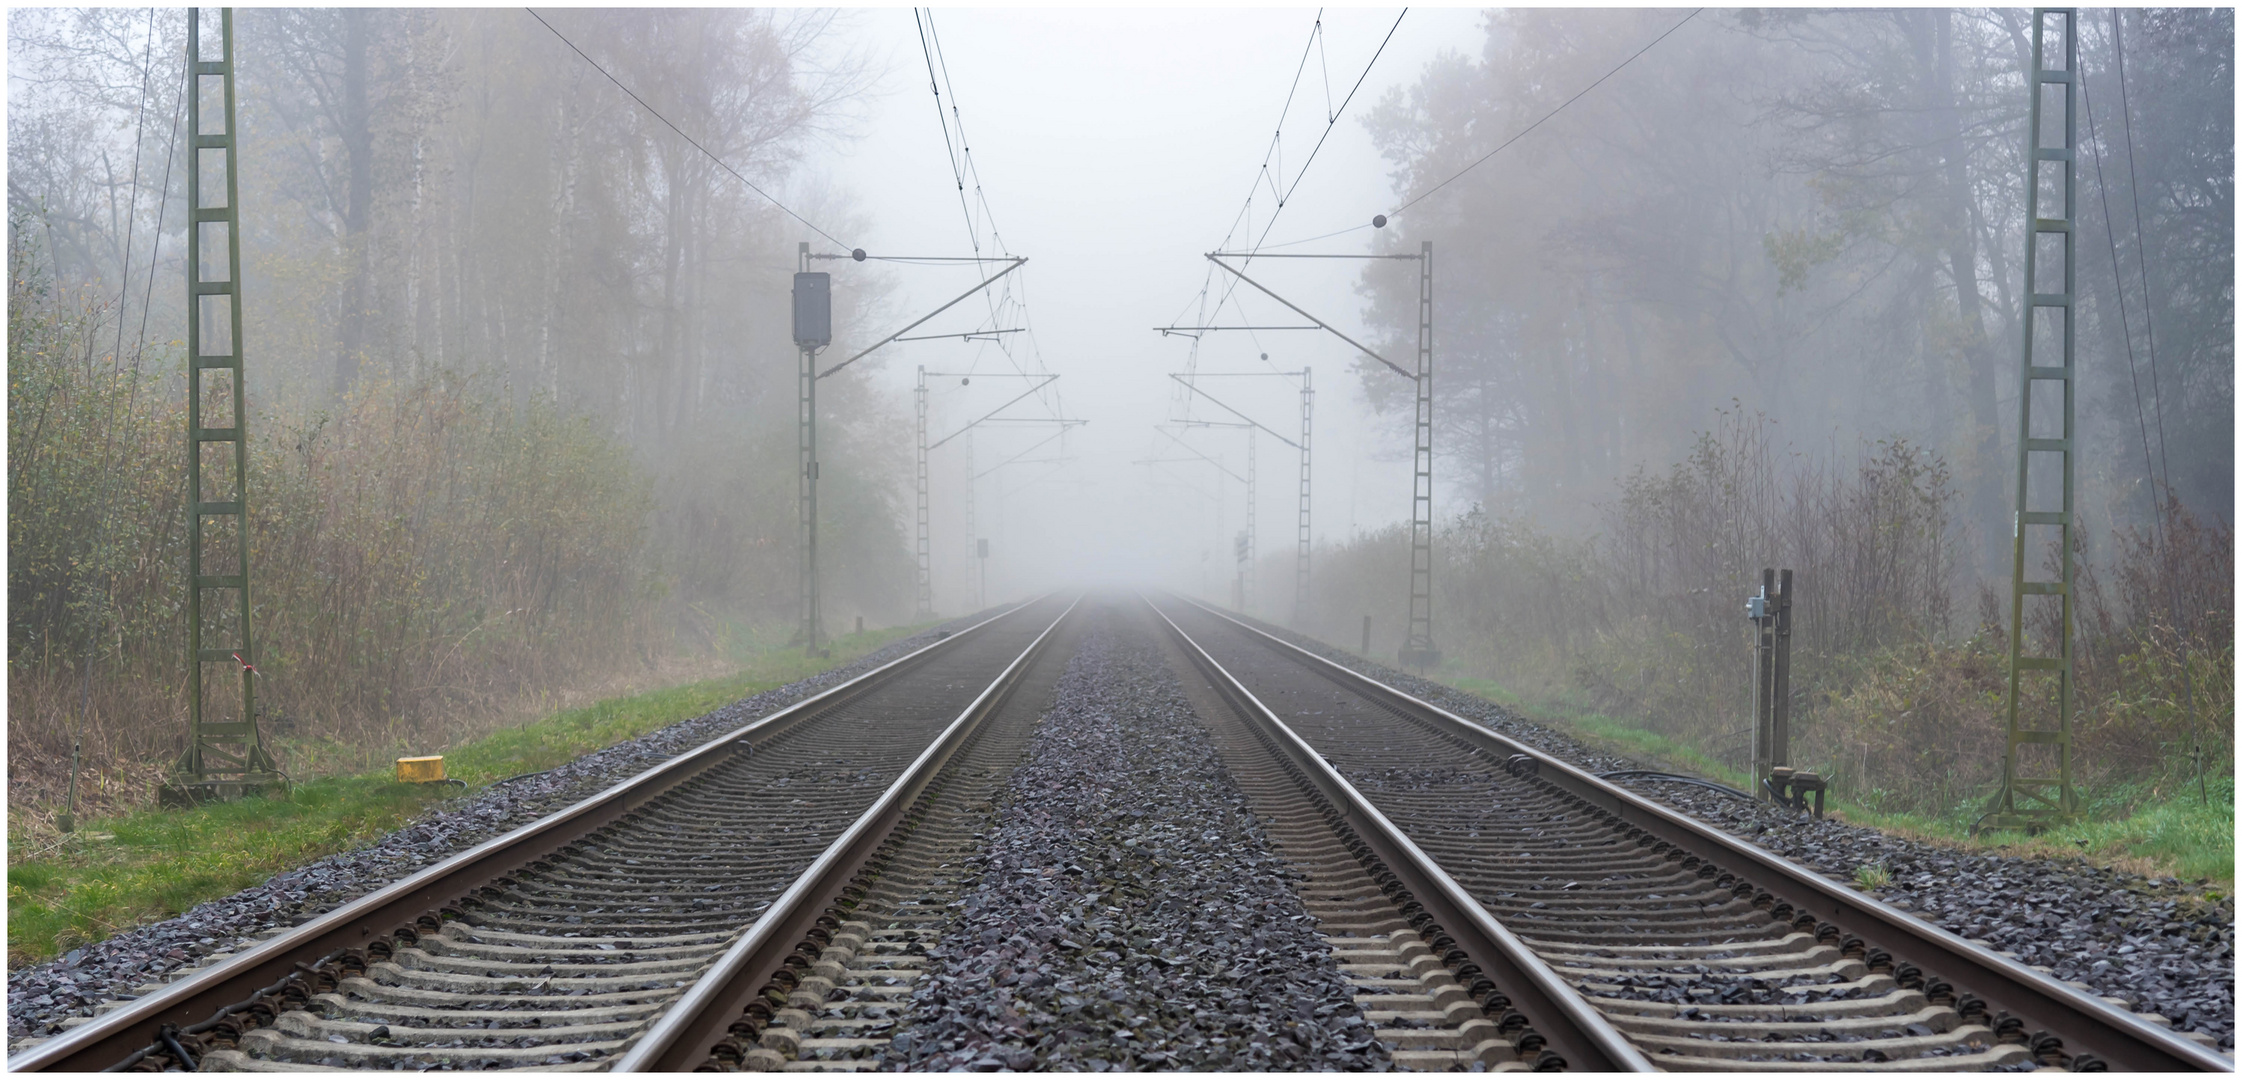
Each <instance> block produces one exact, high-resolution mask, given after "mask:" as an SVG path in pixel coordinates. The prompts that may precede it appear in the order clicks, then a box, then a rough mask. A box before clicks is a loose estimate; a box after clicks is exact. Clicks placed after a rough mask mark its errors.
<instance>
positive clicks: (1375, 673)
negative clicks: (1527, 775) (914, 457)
mask: <svg viewBox="0 0 2242 1080" xmlns="http://www.w3.org/2000/svg"><path fill="white" fill-rule="evenodd" d="M1255 625H1257V626H1260V627H1261V629H1263V630H1266V631H1268V632H1270V633H1272V634H1275V635H1276V636H1278V637H1279V638H1282V639H1283V640H1285V641H1288V642H1291V643H1292V644H1295V645H1298V646H1300V647H1301V648H1303V649H1307V650H1308V651H1310V652H1313V653H1315V654H1316V655H1318V656H1322V657H1326V658H1328V659H1330V660H1333V661H1335V662H1337V663H1339V664H1342V665H1344V666H1346V667H1348V668H1350V669H1352V670H1355V671H1359V672H1362V673H1363V674H1366V675H1369V676H1371V677H1373V678H1376V679H1378V680H1380V681H1382V682H1385V683H1387V684H1389V685H1392V686H1394V687H1397V688H1399V689H1402V690H1405V691H1407V692H1409V693H1411V694H1414V695H1416V696H1417V697H1420V698H1423V699H1424V700H1426V701H1429V702H1432V703H1433V704H1436V705H1439V706H1441V707H1442V708H1445V709H1447V710H1448V711H1450V712H1453V713H1455V714H1457V715H1458V716H1462V717H1465V718H1467V719H1469V720H1472V721H1475V722H1477V723H1480V724H1484V725H1486V726H1487V727H1488V728H1490V729H1492V730H1494V731H1496V732H1499V733H1501V734H1503V735H1505V736H1507V737H1509V738H1512V739H1515V740H1517V741H1519V742H1522V743H1525V744H1527V745H1529V746H1532V747H1534V748H1535V749H1537V750H1542V751H1544V752H1547V753H1549V754H1551V755H1554V756H1556V757H1559V758H1562V759H1564V760H1566V761H1568V762H1571V763H1572V764H1574V765H1577V766H1579V767H1581V768H1583V769H1586V770H1588V771H1590V772H1611V771H1616V770H1620V769H1639V768H1644V767H1645V765H1644V764H1643V763H1641V762H1635V761H1630V760H1627V759H1625V758H1620V757H1615V756H1613V755H1611V754H1607V753H1603V752H1601V751H1598V750H1594V749H1591V748H1589V747H1587V746H1585V745H1583V744H1581V743H1580V742H1578V741H1576V740H1574V739H1572V738H1570V737H1568V736H1566V735H1565V734H1563V733H1561V732H1558V731H1554V730H1551V729H1549V728H1546V727H1542V726H1540V725H1537V724H1532V723H1528V722H1525V721H1522V720H1520V719H1518V718H1517V717H1515V716H1513V715H1512V714H1510V713H1509V712H1507V711H1505V710H1504V709H1502V708H1501V707H1500V706H1497V705H1494V704H1492V703H1490V702H1488V701H1487V700H1486V699H1484V698H1479V697H1474V696H1472V695H1470V694H1466V693H1464V692H1462V691H1459V690H1456V689H1454V688H1453V687H1449V686H1445V685H1442V684H1440V683H1435V682H1431V681H1429V680H1426V679H1421V678H1417V677H1415V676H1412V675H1408V674H1405V673H1403V672H1398V671H1394V670H1392V669H1389V668H1386V667H1383V666H1381V665H1379V664H1376V663H1373V662H1371V661H1368V660H1365V659H1363V658H1362V657H1360V656H1357V655H1355V654H1353V653H1349V652H1346V651H1344V650H1341V649H1336V648H1333V647H1331V646H1329V645H1326V644H1324V643H1322V642H1319V641H1316V640H1314V639H1312V638H1306V637H1303V636H1301V635H1298V634H1294V633H1290V632H1288V631H1285V630H1282V629H1280V628H1277V627H1273V626H1267V625H1264V624H1259V623H1256V624H1255ZM1628 786H1629V787H1630V789H1631V790H1633V791H1635V792H1636V793H1638V794H1641V795H1643V796H1644V797H1646V798H1651V799H1655V800H1657V801H1659V802H1662V803H1665V804H1666V805H1668V806H1671V807H1673V808H1675V809H1677V810H1680V811H1683V812H1684V813H1687V814H1690V815H1692V816H1694V817H1696V818H1698V819H1700V820H1702V821H1705V822H1708V823H1710V824H1713V825H1716V826H1718V827H1720V828H1722V829H1726V830H1727V831H1728V832H1730V833H1732V834H1734V835H1736V836H1739V837H1742V838H1743V839H1745V840H1749V841H1751V842H1752V843H1755V844H1758V845H1759V846H1761V847H1763V848H1766V849H1767V850H1769V851H1772V852H1774V853H1776V854H1778V855H1781V856H1784V857H1785V858H1789V859H1791V860H1794V861H1796V862H1798V863H1800V864H1802V865H1805V866H1807V867H1810V868H1812V869H1813V870H1815V871H1816V872H1818V873H1821V874H1823V875H1825V876H1827V877H1830V878H1832V879H1833V880H1836V881H1840V882H1847V883H1850V882H1852V881H1853V880H1854V874H1855V872H1856V871H1857V870H1858V869H1859V868H1861V867H1863V866H1881V867H1883V868H1884V869H1885V870H1886V871H1887V872H1888V873H1890V875H1891V884H1890V885H1889V886H1886V887H1884V888H1882V889H1880V890H1879V891H1877V892H1876V893H1875V894H1874V895H1876V896H1877V897H1879V898H1881V899H1883V900H1884V901H1886V902H1888V903H1891V904H1894V905H1895V906H1898V907H1900V908H1902V909H1904V910H1908V911H1911V912H1913V913H1914V914H1915V915H1917V916H1919V917H1921V918H1923V919H1925V920H1927V921H1929V922H1931V923H1934V924H1936V925H1939V926H1942V927H1944V928H1945V929H1947V930H1949V931H1951V932H1953V933H1955V934H1957V935H1959V936H1961V937H1964V938H1973V939H1978V940H1982V941H1985V942H1988V943H1990V944H1991V945H1992V946H1993V947H1994V948H1996V949H2002V950H2005V951H2007V952H2010V953H2013V954H2014V955H2015V956H2016V957H2017V958H2018V959H2019V960H2020V961H2021V962H2023V963H2026V964H2036V965H2040V966H2042V967H2045V968H2049V969H2051V970H2052V972H2053V974H2054V976H2055V977H2056V978H2059V979H2065V980H2076V981H2078V982H2083V983H2085V984H2087V985H2088V986H2090V987H2092V988H2093V992H2094V993H2096V994H2099V995H2102V996H2105V997H2113V998H2122V999H2124V1000H2125V1001H2126V1002H2127V1003H2129V1004H2130V1005H2131V1006H2132V1007H2133V1008H2135V1009H2136V1010H2138V1011H2140V1012H2146V1013H2154V1014H2157V1015H2160V1016H2164V1017H2166V1018H2168V1019H2170V1020H2171V1021H2172V1023H2173V1027H2174V1028H2175V1029H2177V1030H2181V1031H2196V1032H2201V1033H2203V1034H2204V1035H2206V1036H2209V1037H2211V1038H2213V1039H2215V1040H2217V1042H2218V1046H2219V1048H2220V1050H2221V1051H2222V1052H2224V1053H2226V1054H2228V1055H2232V1054H2233V1053H2234V1005H2235V988H2234V944H2235V911H2234V900H2233V898H2232V897H2222V898H2220V899H2218V900H2216V901H2212V900H2206V899H2205V898H2204V896H2203V893H2202V891H2201V890H2200V889H2197V888H2193V887H2190V886H2189V885H2187V884H2185V883H2183V882H2181V881H2179V880H2177V879H2175V878H2169V877H2159V878H2151V877H2144V876H2142V875H2139V874H2132V873H2127V872H2125V871H2121V870H2113V869H2109V868H2107V867H2099V866H2094V865H2091V864H2089V863H2087V862H2086V861H2085V860H2084V859H2079V858H2071V859H2060V860H2058V859H2048V858H2039V857H2023V858H2020V857H2015V856H2008V855H2000V854H1989V853H1980V852H1969V851H1962V850H1958V849H1954V848H1948V847H1941V846H1939V845H1936V844H1930V843H1924V842H1920V841H1915V840H1909V839H1904V838H1901V837H1896V836H1890V835H1887V834H1885V833H1882V832H1879V831H1878V830H1875V829H1870V828H1865V827H1861V826H1855V825H1847V824H1844V823H1842V822H1839V821H1835V820H1830V819H1824V820H1820V821H1816V820H1813V819H1811V818H1808V817H1805V816H1802V815H1800V814H1798V813H1795V812H1791V811H1784V810H1779V809H1777V808H1775V807H1772V806H1768V805H1766V804H1763V803H1756V802H1746V801H1743V800H1741V799H1736V798H1734V797H1732V796H1728V795H1724V794H1721V793H1719V792H1715V791H1710V790H1707V789H1705V788H1701V787H1694V786H1690V785H1684V784H1675V783H1660V782H1655V781H1650V782H1639V781H1630V782H1628Z"/></svg>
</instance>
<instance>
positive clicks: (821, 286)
mask: <svg viewBox="0 0 2242 1080" xmlns="http://www.w3.org/2000/svg"><path fill="white" fill-rule="evenodd" d="M794 343H795V344H796V345H799V346H801V347H802V348H805V349H817V348H823V347H824V346H827V345H831V344H833V275H831V274H826V273H816V274H796V275H794Z"/></svg>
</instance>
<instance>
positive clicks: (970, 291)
mask: <svg viewBox="0 0 2242 1080" xmlns="http://www.w3.org/2000/svg"><path fill="white" fill-rule="evenodd" d="M1027 261H1028V259H1027V256H1025V255H1022V256H1019V257H1017V258H1014V259H1013V260H1012V265H1010V266H1007V267H1005V268H1004V269H1002V270H999V271H997V272H996V273H994V274H991V275H989V278H988V280H987V281H983V282H982V283H980V284H979V285H975V286H974V287H972V288H970V289H967V290H965V291H964V292H961V293H959V294H958V295H957V299H956V300H952V301H950V302H949V303H947V304H944V305H942V306H941V307H938V308H935V309H934V310H933V311H929V312H927V313H926V314H925V316H923V317H921V318H920V319H919V321H918V322H915V323H912V324H911V325H909V326H906V327H904V328H903V329H901V330H897V331H896V332H894V333H892V334H889V335H888V336H886V337H884V338H881V339H880V340H878V341H877V342H874V343H873V344H871V345H870V346H868V347H866V348H865V350H864V351H863V352H860V353H857V354H856V355H855V356H852V357H849V358H848V359H846V360H843V361H841V362H840V363H838V364H835V365H833V366H832V367H829V368H826V369H825V370H824V371H820V372H818V373H817V377H818V378H820V379H822V378H824V377H826V376H827V375H831V374H833V373H834V372H836V371H839V370H841V369H842V368H845V367H847V366H849V365H850V364H853V363H856V362H857V361H859V360H862V359H864V358H865V357H866V356H867V355H869V354H870V353H871V352H872V350H873V349H877V348H879V347H880V346H882V345H885V344H887V343H889V342H891V341H894V340H895V339H896V338H899V337H902V336H903V335H905V334H908V333H910V332H911V331H913V330H916V329H918V328H919V327H920V326H923V325H925V323H926V321H927V320H928V319H931V318H933V317H935V316H936V315H940V314H942V313H943V312H945V311H948V310H950V309H951V308H953V307H956V306H957V305H958V302H959V301H962V300H964V299H965V298H966V297H968V296H971V295H973V294H974V293H977V292H980V291H981V290H983V289H986V288H988V287H989V286H990V285H993V284H995V283H996V280H997V279H998V278H1001V277H1003V276H1004V275H1006V274H1009V273H1011V272H1012V271H1014V270H1018V269H1019V268H1020V266H1021V265H1022V264H1024V263H1026V262H1027ZM1336 332H1337V331H1334V333H1336Z"/></svg>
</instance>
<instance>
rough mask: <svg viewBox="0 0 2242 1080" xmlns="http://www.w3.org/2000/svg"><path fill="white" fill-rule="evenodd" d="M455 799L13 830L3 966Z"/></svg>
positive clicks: (856, 648)
mask: <svg viewBox="0 0 2242 1080" xmlns="http://www.w3.org/2000/svg"><path fill="white" fill-rule="evenodd" d="M911 632H912V628H908V627H905V628H897V629H893V630H883V631H871V632H867V633H864V634H860V635H851V636H848V637H844V638H841V639H839V640H837V641H836V642H834V647H833V658H832V659H831V660H807V659H804V658H803V656H802V654H801V651H800V650H798V649H784V650H771V651H768V652H765V653H762V654H760V655H756V656H754V657H753V658H752V659H751V660H749V662H747V663H746V664H745V665H743V667H742V669H741V670H740V671H738V672H737V673H735V674H733V675H731V676H728V677H725V678H720V679H709V680H705V681H702V682H697V683H693V684H690V685H686V686H678V687H672V688H670V689H667V690H660V691H656V692H653V693H647V694H640V695H637V696H634V697H628V698H617V699H611V700H606V701H601V702H598V703H596V704H593V705H590V706H587V707H584V708H580V709H569V710H565V711H562V712H558V713H555V714H552V715H550V716H547V717H545V718H543V719H541V720H538V721H536V722H534V723H529V724H524V725H522V726H520V727H513V728H507V729H505V730H502V731H497V732H493V733H491V734H489V735H485V736H483V737H481V738H477V739H474V740H472V741H469V742H467V743H465V744H463V745H460V746H457V747H455V748H452V749H450V750H447V751H446V752H445V754H444V769H445V772H446V773H447V775H449V776H451V777H454V778H456V779H459V780H461V781H463V782H465V783H466V784H467V785H469V787H470V788H480V787H482V786H485V785H487V784H490V783H492V782H494V781H497V780H502V779H505V778H507V777H512V776H518V775H520V774H522V773H526V772H533V771H538V770H543V769H549V768H552V767H553V766H555V765H560V764H564V763H566V762H569V761H572V760H574V759H575V758H577V757H580V756H582V755H584V754H585V753H588V752H590V751H592V750H597V749H601V748H603V747H607V746H612V745H614V744H615V743H618V742H621V741H623V740H625V739H631V738H636V737H637V736H640V735H643V734H646V733H647V732H650V731H653V730H656V729H658V728H662V727H666V726H668V725H670V724H674V723H677V722H678V721H681V720H687V719H691V718H693V717H696V716H700V715H703V714H705V713H707V712H709V711H710V710H712V709H715V708H718V707H720V706H723V705H725V704H728V703H730V702H733V701H737V700H739V699H741V698H743V697H747V696H750V695H753V694H756V693H759V692H762V691H764V690H768V689H771V688H773V687H777V686H783V685H785V684H787V683H790V682H794V681H796V680H798V679H801V678H805V677H807V676H809V675H812V674H815V673H817V672H818V671H821V670H825V669H827V668H830V667H832V666H835V665H838V664H843V663H847V662H848V661H850V660H853V659H855V658H857V657H859V656H862V655H864V654H865V653H867V652H870V651H872V650H874V649H877V648H879V647H880V646H882V645H885V644H887V643H888V642H890V641H893V640H895V639H897V638H900V637H903V636H905V635H908V634H910V633H911ZM456 791H458V789H457V788H456V787H453V786H451V785H444V784H433V785H423V784H399V783H397V782H395V779H394V773H393V772H391V771H389V770H377V771H374V772H368V773H361V774H358V775H353V776H336V777H328V778H324V779H320V780H316V781H312V782H310V783H305V784H297V785H295V786H294V787H293V788H292V789H291V790H290V791H289V792H288V793H287V794H286V795H285V796H284V797H277V798H250V799H244V800H241V801H239V802H232V803H213V804H208V805H204V806H199V807H196V808H194V809H192V810H188V811H156V810H140V811H135V812H129V813H125V814H122V815H119V816H116V817H109V818H100V819H96V820H93V821H90V822H87V823H86V824H85V825H84V826H83V827H82V828H81V829H80V830H79V831H78V832H77V833H75V834H73V835H71V836H69V837H64V838H55V837H52V836H50V835H42V834H26V832H25V831H23V830H14V831H12V833H11V835H10V838H9V840H10V845H11V847H10V850H9V866H8V962H9V964H10V965H16V964H24V963H32V962H36V961H39V960H44V959H46V958H48V957H51V956H54V955H56V954H57V953H60V952H62V951H63V950H66V949H69V948H71V947H73V946H75V945H78V944H82V943H85V942H88V941H98V940H100V939H101V938H104V937H107V936H108V935H109V934H110V933H112V932H114V931H115V930H117V929H119V928H122V927H126V926H131V925H133V924H135V923H140V922H145V921H149V920H152V919H159V918H164V917H168V916H171V915H175V914H178V913H180V912H182V911H186V910H187V909H189V908H191V907H193V906H195V905H196V904H199V903H202V902H204V901H206V900H212V899H216V898H219V897H222V896H226V895H229V894H231V893H234V892H236V891H239V890H241V889H243V888H247V887H249V886H251V885H254V884H256V883H257V882H258V881H260V880H263V879H265V878H267V877H270V876H272V875H273V874H276V873H279V872H281V871H284V870H287V869H290V868H292V867H296V866H300V865H303V864H304V863H307V862H311V861H313V860H316V859H319V858H322V857H324V856H327V855H331V854H334V853H336V852H339V851H346V850H349V849H351V848H354V847H356V846H358V845H360V844H363V843H366V842H368V841H370V840H373V839H375V838H377V837H379V836H381V835H382V834H384V833H387V832H389V831H391V830H393V829H395V828H397V827H398V826H400V825H402V824H404V823H405V822H406V821H408V820H409V819H411V818H412V817H413V816H414V815H416V814H418V813H419V812H420V811H421V810H423V809H425V808H427V807H429V806H431V805H435V804H437V803H440V802H443V801H446V800H447V798H448V797H449V796H450V795H452V794H453V793H455V792H456Z"/></svg>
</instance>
